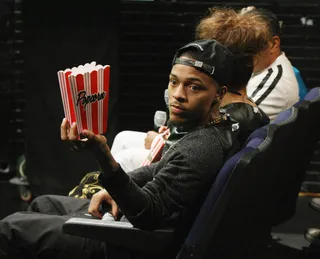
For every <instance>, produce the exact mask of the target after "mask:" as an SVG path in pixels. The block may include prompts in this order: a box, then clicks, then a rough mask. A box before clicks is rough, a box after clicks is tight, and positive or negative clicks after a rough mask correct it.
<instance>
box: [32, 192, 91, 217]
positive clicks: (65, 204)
mask: <svg viewBox="0 0 320 259" xmlns="http://www.w3.org/2000/svg"><path fill="white" fill-rule="evenodd" d="M89 203H90V200H88V199H79V198H73V197H68V196H60V195H42V196H39V197H37V198H35V199H34V200H33V201H32V202H31V204H30V205H29V207H28V211H33V212H38V213H42V214H51V215H61V216H62V215H76V214H85V213H87V210H88V207H89Z"/></svg>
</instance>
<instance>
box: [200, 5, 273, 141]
mask: <svg viewBox="0 0 320 259" xmlns="http://www.w3.org/2000/svg"><path fill="white" fill-rule="evenodd" d="M261 30H262V31H264V33H261V35H260V37H257V34H258V32H259V31H261ZM195 34H196V38H197V39H208V38H212V39H215V40H217V41H219V42H220V43H221V44H223V45H224V46H226V47H228V49H229V50H230V51H231V52H232V53H233V54H234V60H235V71H234V77H233V79H232V80H231V82H230V84H229V86H228V92H227V93H226V94H225V96H224V98H223V100H222V102H221V105H220V108H221V109H223V110H225V111H226V112H227V113H229V114H230V116H231V117H232V118H233V119H234V120H236V121H238V122H239V126H240V134H239V142H240V143H242V144H243V143H244V142H245V141H246V139H247V138H248V136H249V135H250V134H251V133H252V132H253V131H254V130H256V129H257V128H259V127H262V126H264V125H266V124H268V123H269V118H268V116H267V115H266V114H265V113H264V111H262V109H260V108H259V107H258V106H257V104H256V103H255V102H254V101H253V100H252V99H251V98H249V97H248V95H247V88H246V86H247V84H248V82H249V80H250V78H251V75H252V73H253V70H254V64H255V56H256V53H258V52H260V51H261V50H263V49H264V47H265V45H264V42H265V40H266V39H267V38H268V33H267V30H266V24H265V22H264V21H262V20H257V21H256V22H255V24H254V26H252V22H251V21H248V20H247V19H246V18H245V17H244V16H240V15H239V14H238V13H237V11H236V10H234V9H231V8H211V9H210V13H209V14H208V16H206V17H205V18H203V19H202V20H200V21H199V23H198V25H197V26H196V33H195ZM261 39H264V40H261Z"/></svg>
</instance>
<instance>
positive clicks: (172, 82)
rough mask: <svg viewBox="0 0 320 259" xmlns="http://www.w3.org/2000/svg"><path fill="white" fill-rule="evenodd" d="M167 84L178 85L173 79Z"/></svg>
mask: <svg viewBox="0 0 320 259" xmlns="http://www.w3.org/2000/svg"><path fill="white" fill-rule="evenodd" d="M169 82H170V84H172V85H176V84H177V83H178V82H177V80H175V79H170V80H169Z"/></svg>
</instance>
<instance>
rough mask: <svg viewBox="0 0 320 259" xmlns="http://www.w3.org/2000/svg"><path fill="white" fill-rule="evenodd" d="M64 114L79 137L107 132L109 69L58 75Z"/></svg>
mask: <svg viewBox="0 0 320 259" xmlns="http://www.w3.org/2000/svg"><path fill="white" fill-rule="evenodd" d="M58 79H59V85H60V91H61V99H62V104H63V109H64V114H65V117H66V118H67V120H68V121H69V123H70V124H72V123H73V122H76V123H77V127H78V133H79V134H80V133H81V132H82V131H83V130H84V129H87V130H91V131H93V132H94V133H95V134H103V133H106V131H107V124H108V104H109V85H110V66H109V65H106V66H102V65H96V62H91V63H90V64H88V63H87V64H85V65H84V66H83V65H81V66H78V67H73V68H72V69H69V68H68V69H65V70H60V71H58Z"/></svg>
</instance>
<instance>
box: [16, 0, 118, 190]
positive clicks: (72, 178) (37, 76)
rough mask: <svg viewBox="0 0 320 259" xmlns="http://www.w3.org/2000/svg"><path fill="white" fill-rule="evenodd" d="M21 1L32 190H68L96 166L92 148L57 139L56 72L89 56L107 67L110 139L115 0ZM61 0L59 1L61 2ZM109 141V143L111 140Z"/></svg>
mask: <svg viewBox="0 0 320 259" xmlns="http://www.w3.org/2000/svg"><path fill="white" fill-rule="evenodd" d="M59 2H60V1H35V0H33V1H32V0H31V1H25V2H24V5H23V9H22V11H23V18H24V19H23V22H24V50H25V72H26V84H25V89H26V93H25V96H26V100H27V108H26V128H25V130H26V158H27V172H28V180H29V182H30V183H31V187H32V192H33V193H34V195H40V194H44V193H57V194H67V193H68V191H69V190H71V188H72V187H73V186H75V185H76V184H77V183H78V182H79V181H80V179H81V177H82V176H83V175H84V174H85V173H86V172H90V171H93V170H97V166H96V163H95V160H94V158H93V156H92V154H91V153H89V152H81V153H76V152H72V151H71V150H70V147H69V146H68V145H67V144H66V143H63V142H62V141H61V140H60V124H61V121H62V118H63V117H64V114H63V108H62V102H61V97H60V96H61V94H60V89H59V84H58V78H57V71H58V70H61V69H63V70H64V69H66V68H71V67H73V66H78V65H81V64H85V63H88V62H91V61H96V62H97V63H98V64H102V65H110V66H111V82H110V88H111V89H110V107H109V109H110V110H109V114H110V117H109V125H108V134H107V135H108V138H109V140H112V138H113V136H114V134H115V132H116V127H117V125H116V124H117V111H116V105H117V99H118V97H117V95H118V56H117V53H118V39H117V38H118V36H117V33H118V29H117V26H118V25H117V19H118V5H117V1H110V0H109V1H94V2H95V3H94V4H93V3H90V4H89V3H88V2H83V1H64V2H63V4H62V5H60V4H59ZM61 2H62V1H61ZM111 143H112V142H111Z"/></svg>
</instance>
